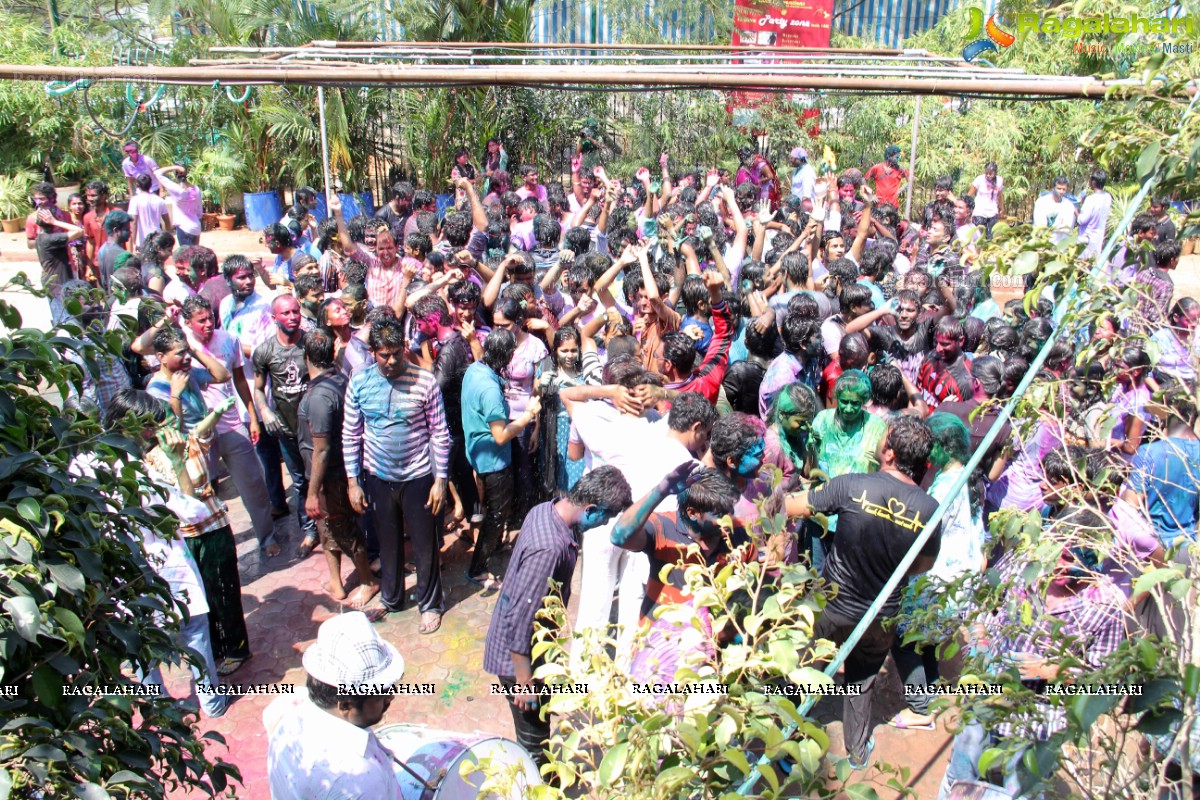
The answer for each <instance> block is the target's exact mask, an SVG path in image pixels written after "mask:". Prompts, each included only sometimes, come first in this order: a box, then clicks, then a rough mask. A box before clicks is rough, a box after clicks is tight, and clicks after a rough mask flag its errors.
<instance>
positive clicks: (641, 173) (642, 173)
mask: <svg viewBox="0 0 1200 800" xmlns="http://www.w3.org/2000/svg"><path fill="white" fill-rule="evenodd" d="M633 177H635V178H637V179H638V180H639V181H641V182H642V183H646V182H647V181H649V180H650V170H648V169H646V168H645V167H638V171H637V172H635V173H634V175H633Z"/></svg>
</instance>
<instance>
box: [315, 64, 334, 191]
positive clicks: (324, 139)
mask: <svg viewBox="0 0 1200 800" xmlns="http://www.w3.org/2000/svg"><path fill="white" fill-rule="evenodd" d="M317 113H318V115H319V116H320V121H321V174H322V177H323V178H324V180H325V208H329V200H330V198H332V197H333V176H332V175H331V174H330V172H329V133H328V129H327V128H326V127H325V87H324V86H318V87H317Z"/></svg>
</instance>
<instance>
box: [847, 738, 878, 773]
mask: <svg viewBox="0 0 1200 800" xmlns="http://www.w3.org/2000/svg"><path fill="white" fill-rule="evenodd" d="M873 752H875V737H874V736H872V737H871V738H869V739H867V747H866V751H865V752H864V753H863V756H862V759H857V758H855V757H854V756H846V761H848V762H850V769H852V770H854V771H856V772H857V771H858V770H864V769H866V768H867V767H868V766H869V765H870V763H871V753H873Z"/></svg>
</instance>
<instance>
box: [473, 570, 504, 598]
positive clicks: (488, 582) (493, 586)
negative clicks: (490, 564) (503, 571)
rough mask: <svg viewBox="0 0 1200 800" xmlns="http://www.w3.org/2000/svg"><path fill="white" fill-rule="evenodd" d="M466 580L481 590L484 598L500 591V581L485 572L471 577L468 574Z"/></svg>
mask: <svg viewBox="0 0 1200 800" xmlns="http://www.w3.org/2000/svg"><path fill="white" fill-rule="evenodd" d="M467 580H469V581H470V582H471V583H473V584H475V585H476V586H478V587H479V588H481V589H483V596H484V597H487V596H488V595H491V594H495V593H496V592H498V591H500V588H501V584H500V579H499V578H497V577H496V576H495V575H493V574H492V573H490V572H485V573H483V574H482V575H479V576H473V575H471V573H469V572H468V573H467Z"/></svg>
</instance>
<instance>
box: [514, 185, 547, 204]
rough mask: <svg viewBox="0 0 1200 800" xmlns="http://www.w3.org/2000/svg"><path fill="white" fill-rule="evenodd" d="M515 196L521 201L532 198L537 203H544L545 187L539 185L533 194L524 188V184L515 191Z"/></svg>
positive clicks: (526, 187)
mask: <svg viewBox="0 0 1200 800" xmlns="http://www.w3.org/2000/svg"><path fill="white" fill-rule="evenodd" d="M516 195H517V197H519V198H521V199H522V200H527V199H529V198H530V197H533V198H535V199H536V200H537V201H538V202H539V203H544V202H546V187H545V186H542V185H541V184H540V183H539V184H538V185H537V191H536V192H534V191H530V189H529V187H528V186H526V185H525V184H521V186H520V187H519V188H518V189H517V191H516Z"/></svg>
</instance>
